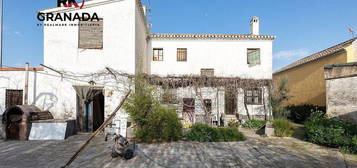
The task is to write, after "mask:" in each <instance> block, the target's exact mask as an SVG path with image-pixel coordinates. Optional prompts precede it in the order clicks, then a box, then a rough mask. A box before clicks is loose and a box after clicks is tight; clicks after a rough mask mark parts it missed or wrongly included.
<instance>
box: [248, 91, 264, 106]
mask: <svg viewBox="0 0 357 168" xmlns="http://www.w3.org/2000/svg"><path fill="white" fill-rule="evenodd" d="M245 103H246V104H250V105H260V104H262V90H261V89H251V90H245Z"/></svg>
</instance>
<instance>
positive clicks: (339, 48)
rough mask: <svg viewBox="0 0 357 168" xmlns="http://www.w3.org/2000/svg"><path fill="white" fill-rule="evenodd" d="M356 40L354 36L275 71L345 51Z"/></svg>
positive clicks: (278, 71)
mask: <svg viewBox="0 0 357 168" xmlns="http://www.w3.org/2000/svg"><path fill="white" fill-rule="evenodd" d="M355 40H357V37H355V38H352V39H350V40H347V41H345V42H342V43H340V44H337V45H335V46H332V47H330V48H327V49H325V50H322V51H320V52H317V53H315V54H312V55H310V56H308V57H305V58H302V59H300V60H298V61H295V62H293V63H291V64H289V65H288V66H286V67H284V68H282V69H279V70H277V71H275V72H274V74H278V73H280V72H284V71H286V70H289V69H292V68H295V67H297V66H300V65H303V64H306V63H309V62H312V61H316V60H319V59H321V58H324V57H326V56H329V55H331V54H334V53H337V52H340V51H343V50H344V49H345V47H346V46H347V45H350V44H352V43H353V42H354V41H355Z"/></svg>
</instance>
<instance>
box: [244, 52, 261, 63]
mask: <svg viewBox="0 0 357 168" xmlns="http://www.w3.org/2000/svg"><path fill="white" fill-rule="evenodd" d="M247 60H248V64H249V65H252V66H254V65H258V64H260V49H258V48H250V49H248V50H247Z"/></svg>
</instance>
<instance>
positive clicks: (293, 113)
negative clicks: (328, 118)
mask: <svg viewBox="0 0 357 168" xmlns="http://www.w3.org/2000/svg"><path fill="white" fill-rule="evenodd" d="M286 108H287V110H288V111H290V115H289V117H288V118H289V119H290V120H291V121H294V122H295V123H304V122H305V121H306V120H307V119H308V118H309V117H310V116H311V114H312V113H313V112H314V111H321V112H323V113H326V107H321V106H314V105H308V104H307V105H302V106H288V107H286Z"/></svg>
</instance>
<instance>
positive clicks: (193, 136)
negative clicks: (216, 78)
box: [186, 124, 217, 142]
mask: <svg viewBox="0 0 357 168" xmlns="http://www.w3.org/2000/svg"><path fill="white" fill-rule="evenodd" d="M186 139H187V140H189V141H198V142H214V141H216V139H217V132H216V130H215V128H213V127H210V126H208V125H206V124H194V125H192V126H191V128H190V130H189V131H188V133H187V134H186Z"/></svg>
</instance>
